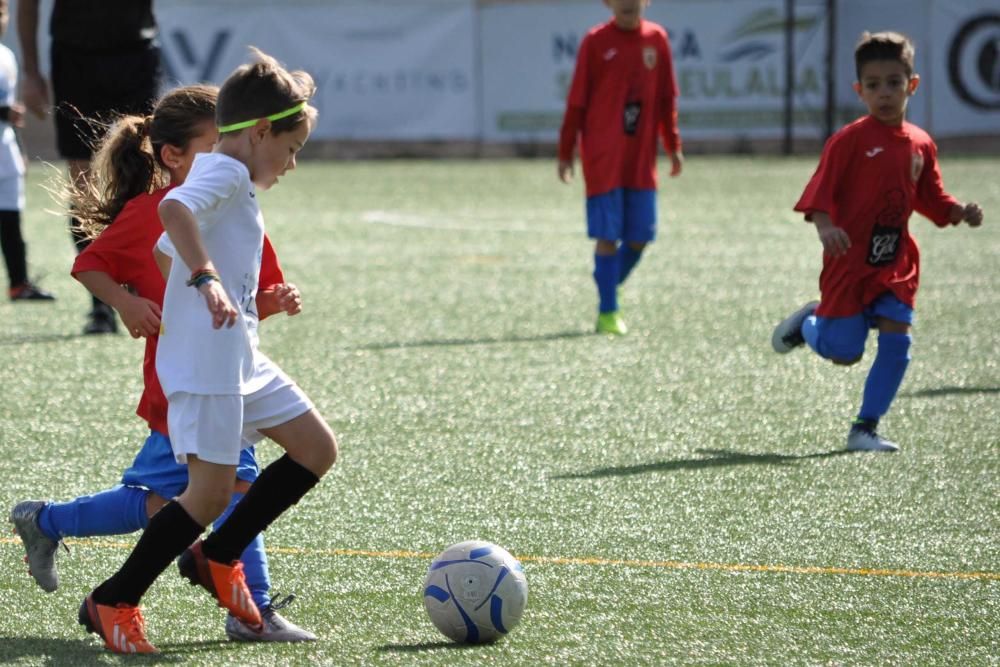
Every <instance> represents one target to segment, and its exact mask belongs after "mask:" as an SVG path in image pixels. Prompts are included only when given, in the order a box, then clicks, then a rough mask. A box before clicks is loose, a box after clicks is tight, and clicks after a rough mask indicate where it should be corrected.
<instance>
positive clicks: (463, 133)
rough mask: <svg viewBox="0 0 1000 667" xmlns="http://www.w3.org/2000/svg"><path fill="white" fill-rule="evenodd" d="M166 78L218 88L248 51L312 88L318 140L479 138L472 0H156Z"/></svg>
mask: <svg viewBox="0 0 1000 667" xmlns="http://www.w3.org/2000/svg"><path fill="white" fill-rule="evenodd" d="M156 11H157V18H158V20H159V23H160V27H161V41H162V45H163V54H164V60H165V63H166V67H167V70H168V73H169V75H170V77H171V79H173V81H174V82H175V83H176V82H181V83H194V82H215V83H219V82H221V81H222V80H223V79H225V78H226V76H227V75H228V74H229V73H230V72H231V71H232V70H233V69H234V68H236V67H237V66H238V65H240V64H242V63H244V62H246V61H247V59H248V57H249V55H248V52H247V46H248V45H253V46H256V47H258V48H260V49H261V50H263V51H265V52H267V53H269V54H271V55H273V56H274V57H276V58H277V59H278V60H280V61H281V62H283V63H284V64H285V65H287V66H288V67H290V68H298V69H305V70H306V71H308V72H309V73H310V74H312V75H313V77H314V78H315V79H316V83H317V86H318V91H317V97H316V99H315V106H316V107H317V108H318V109H319V111H320V116H319V123H318V126H317V127H316V129H315V131H314V134H313V136H314V137H315V138H317V139H368V140H437V139H446V140H447V139H450V140H469V139H477V138H478V134H479V128H478V115H477V107H476V100H477V85H478V84H477V81H476V74H475V72H474V63H475V62H476V56H475V49H476V48H477V45H476V43H475V29H474V28H475V11H476V8H475V2H474V0H422V1H420V2H415V1H413V0H383V1H381V2H368V1H362V0H354V1H342V2H336V3H326V2H311V1H309V0H298V1H296V0H288V1H284V2H280V3H276V2H261V1H257V2H254V1H252V0H251V1H247V2H212V3H201V2H199V3H195V2H170V1H165V2H158V3H157V4H156Z"/></svg>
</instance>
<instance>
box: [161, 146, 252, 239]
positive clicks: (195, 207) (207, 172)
mask: <svg viewBox="0 0 1000 667" xmlns="http://www.w3.org/2000/svg"><path fill="white" fill-rule="evenodd" d="M205 157H208V156H205ZM213 157H214V156H213ZM245 175H246V168H245V167H243V166H242V165H240V164H239V163H238V162H236V161H235V160H225V159H204V158H202V159H196V160H195V162H194V166H192V167H191V172H190V173H189V174H188V176H187V179H186V180H185V181H184V183H183V184H181V185H179V186H177V187H176V188H174V189H173V190H171V191H170V192H168V193H167V194H166V196H165V197H164V198H163V201H166V200H168V199H172V200H174V201H178V202H180V203H181V204H183V205H184V206H186V207H187V209H188V210H189V211H191V213H192V214H193V215H194V217H195V218H196V219H197V220H198V223H199V225H202V224H204V223H205V219H204V217H203V216H202V215H201V214H202V213H205V212H207V211H212V210H215V209H216V208H217V207H218V206H219V204H220V203H222V202H224V201H225V200H227V199H229V198H230V197H231V196H232V195H233V193H235V192H236V190H237V189H239V187H240V184H241V183H242V181H243V179H244V178H245Z"/></svg>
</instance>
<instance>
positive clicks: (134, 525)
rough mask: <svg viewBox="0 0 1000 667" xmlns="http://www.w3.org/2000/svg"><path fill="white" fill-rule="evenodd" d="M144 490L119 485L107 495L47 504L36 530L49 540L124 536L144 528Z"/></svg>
mask: <svg viewBox="0 0 1000 667" xmlns="http://www.w3.org/2000/svg"><path fill="white" fill-rule="evenodd" d="M149 493H150V492H149V491H147V490H146V489H140V488H138V487H135V486H122V485H121V484H119V485H118V486H115V487H113V488H110V489H108V490H107V491H100V492H98V493H95V494H93V495H90V496H80V497H79V498H74V499H73V500H71V501H69V502H66V503H49V504H48V505H46V506H45V507H44V508H42V511H41V512H39V513H38V526H39V527H40V528H41V529H42V532H43V533H45V535H46V536H47V537H48V538H49V539H51V540H57V541H58V540H60V539H62V538H63V537H64V536H65V537H88V536H91V535H124V534H125V533H134V532H135V531H137V530H140V529H142V528H145V527H146V524H147V523H149V517H147V516H146V497H147V496H148V495H149Z"/></svg>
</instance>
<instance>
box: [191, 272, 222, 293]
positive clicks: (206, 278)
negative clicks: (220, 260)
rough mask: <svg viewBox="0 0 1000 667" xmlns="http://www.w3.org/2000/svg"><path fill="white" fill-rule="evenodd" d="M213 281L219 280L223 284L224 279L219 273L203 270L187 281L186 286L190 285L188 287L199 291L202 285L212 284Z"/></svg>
mask: <svg viewBox="0 0 1000 667" xmlns="http://www.w3.org/2000/svg"><path fill="white" fill-rule="evenodd" d="M213 280H217V281H219V282H220V283H221V282H222V277H221V276H220V275H219V274H218V272H217V271H212V270H210V269H202V270H200V271H195V272H194V273H192V274H191V278H190V279H189V280H188V281H187V283H186V284H187V285H188V287H194V288H195V289H198V288H199V287H201V286H202V285H204V284H206V283H210V282H212V281H213Z"/></svg>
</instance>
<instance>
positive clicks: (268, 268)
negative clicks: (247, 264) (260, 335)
mask: <svg viewBox="0 0 1000 667" xmlns="http://www.w3.org/2000/svg"><path fill="white" fill-rule="evenodd" d="M284 282H285V275H284V273H282V271H281V266H280V265H279V264H278V255H277V254H276V253H275V252H274V246H272V245H271V239H270V238H268V236H267V234H265V235H264V249H263V250H262V251H261V256H260V277H259V278H258V283H257V299H256V301H257V317H258V318H259V319H261V320H265V319H267V318H268V317H270V316H271V315H275V314H277V313H278V312H279V311H278V305H277V300H276V298H275V297H274V292H273V290H274V288H275V286H276V285H280V284H282V283H284Z"/></svg>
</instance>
